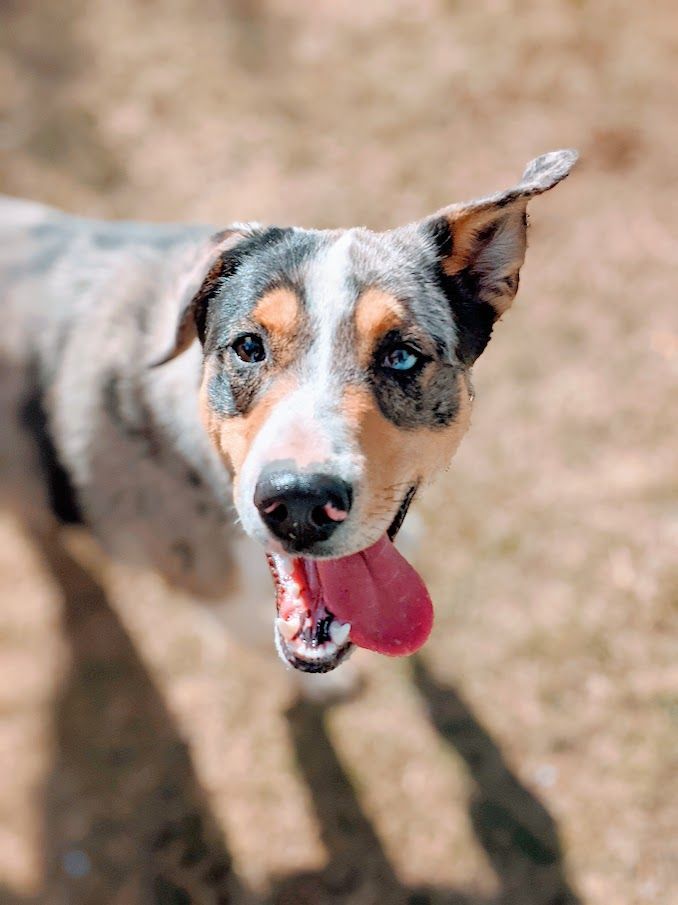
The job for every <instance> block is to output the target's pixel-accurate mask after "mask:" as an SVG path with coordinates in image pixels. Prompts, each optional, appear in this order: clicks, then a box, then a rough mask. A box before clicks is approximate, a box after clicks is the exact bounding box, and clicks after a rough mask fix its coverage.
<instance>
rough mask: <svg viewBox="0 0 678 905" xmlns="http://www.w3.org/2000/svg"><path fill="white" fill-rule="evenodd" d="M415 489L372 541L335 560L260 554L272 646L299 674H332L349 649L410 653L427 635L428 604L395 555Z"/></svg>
mask: <svg viewBox="0 0 678 905" xmlns="http://www.w3.org/2000/svg"><path fill="white" fill-rule="evenodd" d="M415 491H416V488H415V487H413V488H411V489H410V491H409V492H408V494H407V496H406V497H405V499H404V500H403V502H402V504H401V506H400V509H399V510H398V513H397V514H396V517H395V519H394V520H393V522H392V523H391V525H390V527H389V529H388V531H387V532H386V533H385V534H384V535H383V537H381V538H380V539H379V540H378V541H377V542H376V543H375V544H373V545H372V546H371V547H368V548H367V549H365V550H361V551H360V552H358V553H353V554H351V555H350V556H342V557H339V558H338V559H322V560H318V559H308V558H304V557H296V558H295V557H291V556H287V555H285V554H279V553H270V554H268V557H267V558H268V563H269V566H270V569H271V574H272V575H273V580H274V582H275V587H276V608H277V618H276V621H275V641H276V647H277V649H278V652H279V654H280V656H281V657H282V659H283V660H284V661H285V662H286V663H289V664H290V666H293V667H294V668H295V669H299V670H301V671H302V672H311V673H321V672H329V671H330V670H332V669H335V668H336V667H337V666H339V664H340V663H342V662H343V661H344V660H345V659H346V657H348V656H349V654H350V653H351V651H352V650H353V646H354V645H356V646H358V647H364V648H366V649H367V650H372V651H376V652H378V653H381V654H386V655H388V656H393V657H397V656H403V655H405V654H411V653H414V651H416V650H418V649H419V648H420V647H421V646H422V644H423V643H424V642H425V641H426V639H427V638H428V636H429V634H430V631H431V627H432V625H433V606H432V603H431V598H430V597H429V594H428V591H427V590H426V586H425V585H424V582H423V581H422V579H421V578H420V577H419V575H418V574H417V572H416V571H415V570H414V569H413V568H412V566H411V565H410V564H409V563H408V562H407V560H406V559H405V558H404V557H403V556H402V555H401V554H400V553H399V552H398V551H397V550H396V548H395V546H394V545H393V540H394V539H395V536H396V534H397V533H398V531H399V529H400V527H401V525H402V523H403V521H404V519H405V516H406V515H407V510H408V508H409V505H410V503H411V502H412V498H413V497H414V494H415Z"/></svg>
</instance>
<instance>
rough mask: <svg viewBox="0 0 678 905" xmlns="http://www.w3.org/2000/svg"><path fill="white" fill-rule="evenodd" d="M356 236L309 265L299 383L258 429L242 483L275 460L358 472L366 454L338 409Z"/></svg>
mask: <svg viewBox="0 0 678 905" xmlns="http://www.w3.org/2000/svg"><path fill="white" fill-rule="evenodd" d="M352 241H353V235H352V231H350V230H348V231H347V232H345V233H342V235H341V236H340V237H339V238H338V239H336V240H335V241H334V242H333V243H332V244H331V245H329V246H328V247H327V249H325V250H324V251H323V252H322V253H321V254H320V255H319V256H318V258H317V259H316V260H315V261H314V262H313V264H312V265H311V269H310V272H309V274H308V277H307V280H306V286H305V290H306V292H305V295H306V299H307V306H308V316H309V319H310V322H311V336H312V339H311V342H310V344H309V346H308V348H307V349H305V350H304V352H303V353H302V361H301V365H302V368H301V373H300V384H299V386H298V388H297V389H296V390H294V391H292V392H291V393H290V394H289V395H288V396H286V397H285V398H284V399H282V400H281V401H280V402H279V403H278V404H277V405H276V406H275V408H274V409H273V411H272V412H271V414H270V416H269V417H268V419H267V420H266V423H265V424H264V425H263V427H262V429H261V430H260V431H259V433H258V435H257V438H256V440H255V442H254V444H253V446H252V449H251V450H250V453H249V455H248V456H247V460H246V462H245V464H244V466H243V469H242V485H248V484H253V483H254V482H256V480H257V478H258V474H259V472H260V471H261V469H262V468H263V467H265V466H266V465H267V464H268V463H269V462H272V461H276V460H283V461H290V462H293V463H294V464H295V465H296V466H297V467H298V468H300V469H308V468H312V467H319V468H323V469H328V470H331V472H332V474H335V475H337V476H338V477H342V478H343V479H344V480H346V481H349V482H351V481H354V480H356V479H357V478H358V475H359V472H360V469H361V463H362V457H361V456H360V454H359V452H358V451H357V450H356V449H355V446H354V443H353V442H352V439H353V438H351V437H350V436H349V432H348V430H347V427H346V424H345V422H344V418H343V416H342V413H341V410H340V405H339V403H340V399H341V390H342V387H341V379H340V376H339V373H338V372H339V369H338V368H337V362H338V360H339V361H340V359H341V355H342V353H341V352H339V353H338V350H337V337H338V332H339V328H340V326H341V325H342V323H344V322H345V320H346V318H347V317H348V316H349V314H350V311H351V307H352V304H353V301H354V300H353V298H352V294H351V290H350V283H349V279H348V274H349V267H350V254H349V252H350V247H351V243H352ZM343 354H345V353H343Z"/></svg>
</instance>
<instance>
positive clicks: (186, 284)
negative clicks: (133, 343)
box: [149, 224, 260, 368]
mask: <svg viewBox="0 0 678 905" xmlns="http://www.w3.org/2000/svg"><path fill="white" fill-rule="evenodd" d="M259 232H260V227H259V226H258V225H257V224H237V225H235V226H232V227H229V228H228V229H224V230H221V231H220V232H218V233H215V234H214V235H213V236H211V237H210V238H209V239H208V241H207V243H206V244H205V245H204V246H203V247H202V248H201V249H200V251H199V252H198V256H197V259H196V260H195V261H194V262H193V264H192V266H191V267H190V268H189V269H188V270H187V272H186V274H185V275H184V276H183V278H182V280H181V282H180V284H179V287H178V290H177V291H178V294H179V308H178V310H179V315H178V319H177V326H176V331H175V334H174V340H173V342H172V345H171V346H170V348H169V349H168V350H167V351H166V352H165V353H164V355H162V356H161V357H160V358H158V359H155V360H153V361H152V362H151V363H150V364H149V367H151V368H157V367H160V365H164V364H167V362H168V361H172V359H173V358H176V357H177V355H181V353H182V352H185V351H186V349H188V347H189V346H190V345H191V344H192V343H193V340H194V339H196V337H197V338H199V339H200V341H201V342H203V341H204V339H205V325H206V319H207V303H208V302H209V299H210V296H211V295H212V293H213V292H214V290H215V289H216V288H217V286H218V284H219V282H220V281H221V280H223V279H225V278H226V277H227V276H229V274H231V273H233V271H234V270H235V268H236V267H237V264H238V261H239V259H240V257H241V254H240V253H239V252H241V251H242V245H243V243H244V242H245V240H246V239H251V238H252V237H254V236H255V235H257V234H258V233H259Z"/></svg>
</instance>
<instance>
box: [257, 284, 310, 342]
mask: <svg viewBox="0 0 678 905" xmlns="http://www.w3.org/2000/svg"><path fill="white" fill-rule="evenodd" d="M299 313H300V312H299V299H298V298H297V295H296V293H295V292H293V291H292V290H291V289H285V288H278V289H271V290H270V291H269V292H266V293H264V295H262V296H261V298H260V299H259V301H258V302H257V304H256V305H255V307H254V310H253V311H252V316H253V317H254V319H255V320H256V321H258V323H260V324H261V326H262V327H264V328H265V329H266V330H268V332H269V333H272V334H275V335H276V336H278V337H280V338H285V339H288V338H290V337H291V336H293V335H294V333H295V332H296V330H297V329H298V326H299Z"/></svg>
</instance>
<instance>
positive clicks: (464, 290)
mask: <svg viewBox="0 0 678 905" xmlns="http://www.w3.org/2000/svg"><path fill="white" fill-rule="evenodd" d="M496 231H497V223H496V222H492V223H490V224H488V225H487V226H486V227H485V228H484V229H483V230H481V232H479V234H478V236H477V242H478V246H479V247H480V248H482V247H483V246H484V245H486V244H487V243H488V242H491V241H492V238H493V237H494V235H495V233H496ZM430 236H431V238H432V239H433V242H434V244H435V247H436V251H437V252H438V255H439V260H438V262H437V265H436V269H435V274H434V277H435V280H436V282H437V283H438V285H439V286H440V288H441V289H442V291H443V293H444V295H445V297H446V298H447V300H448V302H449V304H450V309H451V311H452V314H453V316H454V320H455V323H456V326H457V330H458V342H457V356H458V357H459V360H460V361H461V362H462V363H463V364H465V365H466V366H467V367H468V366H470V365H472V364H473V362H474V361H475V360H476V358H478V356H479V355H480V354H481V353H482V352H483V350H484V349H485V347H486V346H487V344H488V342H489V341H490V337H491V335H492V328H493V326H494V322H495V321H496V319H497V313H496V311H495V309H494V308H493V307H492V305H491V304H489V302H486V301H483V300H482V299H481V298H480V288H479V280H478V277H477V275H476V274H474V273H473V271H472V270H471V268H470V267H466V268H465V269H464V270H461V271H459V273H455V274H454V275H453V276H450V275H448V274H446V273H445V271H444V270H443V262H444V260H445V258H447V257H449V255H450V254H451V253H452V248H453V244H454V238H453V235H452V229H451V228H450V224H449V221H448V220H447V218H446V217H440V218H439V219H438V220H436V221H435V222H434V224H433V225H432V226H431V230H430Z"/></svg>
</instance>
